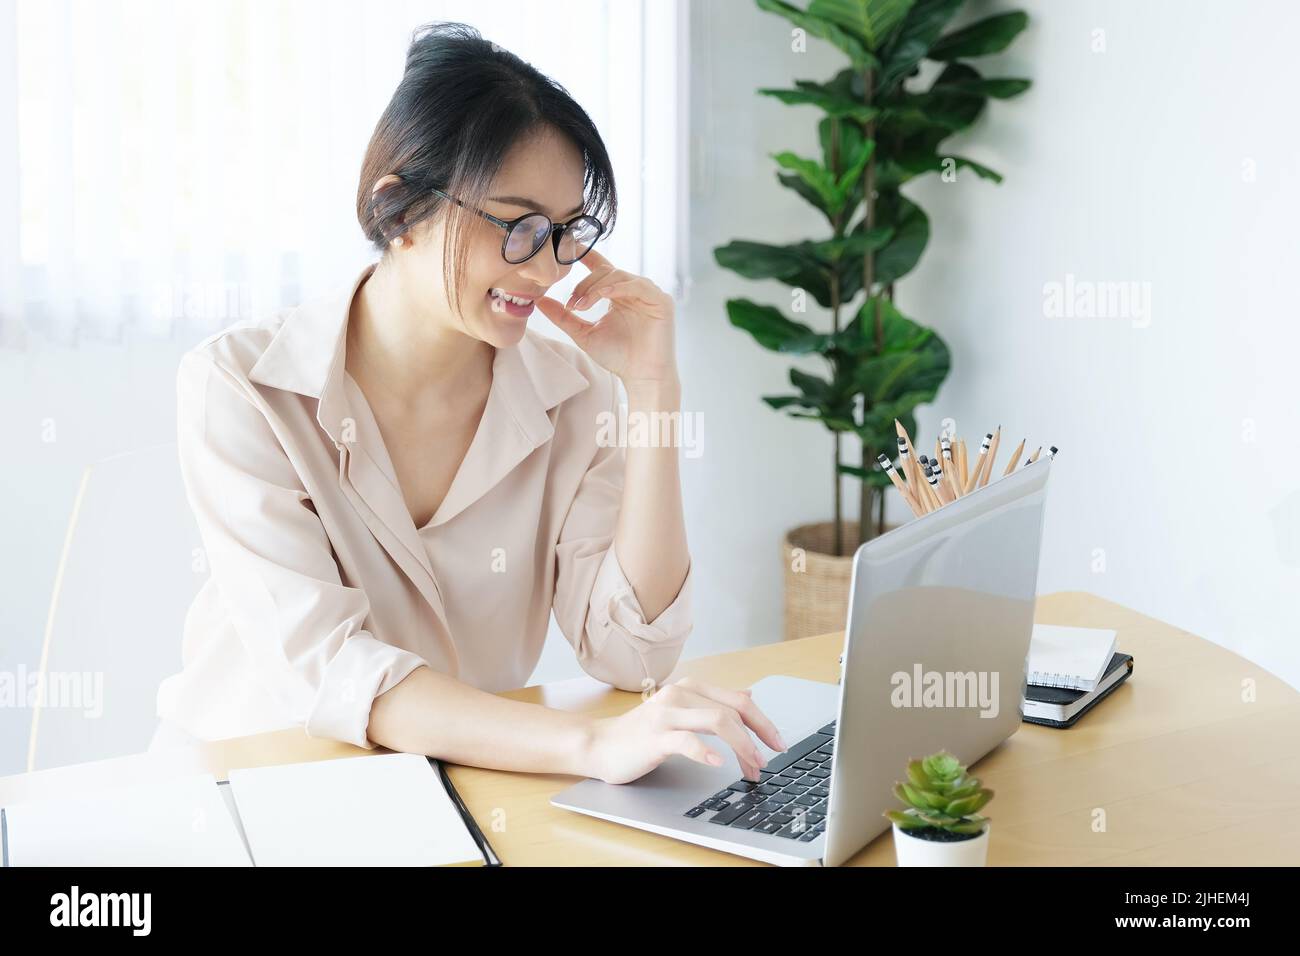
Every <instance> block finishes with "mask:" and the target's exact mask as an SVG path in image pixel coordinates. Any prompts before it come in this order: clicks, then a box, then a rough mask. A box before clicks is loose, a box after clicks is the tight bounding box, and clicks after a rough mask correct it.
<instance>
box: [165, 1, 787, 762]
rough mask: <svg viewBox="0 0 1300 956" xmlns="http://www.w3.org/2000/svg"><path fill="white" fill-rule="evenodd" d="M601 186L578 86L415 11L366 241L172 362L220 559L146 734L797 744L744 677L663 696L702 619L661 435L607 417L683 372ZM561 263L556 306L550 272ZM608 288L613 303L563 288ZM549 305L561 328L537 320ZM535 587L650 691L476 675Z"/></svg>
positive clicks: (535, 639)
mask: <svg viewBox="0 0 1300 956" xmlns="http://www.w3.org/2000/svg"><path fill="white" fill-rule="evenodd" d="M616 205H617V202H616V197H615V190H614V183H613V173H612V168H611V165H610V161H609V157H608V155H607V153H606V150H605V147H604V144H603V143H602V142H601V139H600V136H599V134H598V133H597V132H596V129H595V128H594V126H593V125H592V123H591V120H590V119H589V118H588V117H587V115H586V113H585V112H584V111H583V110H582V109H581V107H579V106H578V105H577V104H576V103H575V102H574V101H573V100H572V99H571V98H570V97H569V96H568V94H567V93H566V92H565V91H564V90H563V89H561V88H560V87H558V86H557V85H556V84H554V83H552V82H551V81H549V80H547V79H546V78H545V77H543V76H542V75H541V74H539V73H538V72H537V71H536V70H534V69H533V68H532V67H530V66H528V65H527V64H525V63H524V62H522V61H521V60H520V59H518V58H517V57H515V56H513V55H512V54H510V53H507V52H504V51H501V50H499V49H496V48H494V47H493V46H492V44H490V43H488V42H487V41H485V40H483V39H482V38H481V37H480V36H479V35H478V33H477V32H476V31H474V30H473V29H472V28H469V27H466V26H464V25H461V24H440V25H435V26H433V27H431V28H427V29H426V30H424V31H421V32H420V33H417V35H416V38H415V39H414V41H413V43H412V45H411V48H410V50H409V52H408V54H407V61H406V70H405V74H404V76H403V78H402V81H401V83H400V84H399V86H398V88H397V91H396V92H395V93H394V95H393V98H392V101H391V102H390V103H389V105H388V108H387V109H386V110H385V111H384V114H383V116H382V117H381V118H380V120H379V123H378V126H377V127H376V129H375V132H374V135H373V137H372V139H371V142H370V145H369V148H368V150H367V152H366V156H365V160H364V163H363V166H362V171H361V182H360V187H359V189H358V194H357V215H358V219H359V220H360V223H361V226H362V228H363V230H364V231H365V233H366V235H367V236H368V237H369V238H370V239H371V240H372V241H373V242H374V243H375V245H376V247H377V249H379V250H380V251H381V253H382V255H381V257H380V259H379V261H378V263H376V264H374V265H371V266H368V267H367V268H366V269H365V270H364V271H363V272H362V273H361V274H360V275H359V276H357V277H356V278H355V279H354V280H353V281H352V282H351V283H350V284H349V285H348V287H347V288H346V289H345V290H344V291H343V292H341V293H340V294H339V295H337V296H333V297H330V298H328V299H325V300H322V301H319V302H313V303H309V304H307V305H304V306H302V307H299V308H298V309H295V310H291V311H288V312H285V313H282V314H280V315H277V316H275V317H274V318H272V319H270V320H267V321H260V322H255V323H248V324H241V325H236V326H233V327H231V328H229V329H226V330H224V331H222V332H220V333H218V334H216V335H214V336H212V337H211V338H209V339H207V340H206V341H204V342H203V343H201V344H200V345H199V346H197V347H196V348H195V349H193V350H192V351H191V352H189V353H187V354H186V355H185V356H184V357H183V359H182V362H181V368H180V372H179V376H178V417H179V447H180V458H181V465H182V471H183V473H184V477H185V482H186V487H187V491H188V494H189V498H190V502H191V505H192V506H193V509H194V512H195V515H196V517H197V519H198V523H199V527H200V530H201V532H202V535H203V541H204V545H205V548H206V551H207V556H208V560H209V564H210V566H211V569H212V575H211V578H210V579H209V581H208V582H207V583H206V585H205V586H204V588H203V590H202V591H201V593H200V594H199V596H198V597H197V598H196V600H195V603H194V605H193V607H192V608H191V610H190V613H189V616H188V618H187V620H186V629H185V637H184V669H183V670H182V672H181V673H179V674H176V675H174V676H172V677H169V678H167V679H166V680H165V681H163V684H162V686H161V688H160V689H159V700H158V704H159V715H160V716H161V717H162V718H163V723H162V726H161V728H160V731H159V735H158V737H157V738H156V743H158V744H160V745H161V744H164V743H167V742H170V741H173V740H176V739H183V738H184V737H185V735H190V736H192V737H196V738H200V739H216V738H222V737H230V736H236V735H242V734H248V733H255V732H259V731H264V730H270V729H275V728H280V727H286V726H302V727H304V728H305V729H306V732H307V733H308V734H310V735H312V736H323V737H333V738H336V739H339V740H344V741H349V742H351V743H354V744H357V745H358V746H362V747H367V748H369V747H373V746H375V745H376V744H378V745H382V746H384V747H388V748H391V749H393V750H399V751H406V752H413V753H422V754H429V755H433V756H438V757H443V758H446V759H448V760H451V761H454V762H456V763H461V764H473V765H478V766H483V767H491V768H499V769H508V770H521V771H537V772H556V773H567V774H577V775H582V776H589V777H597V778H600V779H603V780H606V781H609V782H625V781H629V780H634V779H636V778H637V777H640V776H642V775H643V774H645V773H647V772H648V771H650V770H651V769H653V768H654V767H655V766H657V765H658V764H659V763H661V762H662V761H663V760H664V759H665V758H666V757H668V756H669V755H671V754H684V755H685V756H687V757H688V758H690V759H692V760H696V761H700V762H704V763H709V764H713V765H720V764H721V763H722V756H721V754H719V753H718V752H717V751H716V750H715V749H713V748H712V747H710V746H709V745H707V744H706V743H705V742H704V741H703V740H702V739H701V738H700V737H699V736H697V734H699V733H706V734H715V735H717V736H718V737H720V738H721V740H722V741H724V742H725V743H726V744H727V745H728V746H730V747H731V748H732V749H733V750H734V751H735V753H736V756H737V758H738V759H739V761H740V764H741V768H742V770H743V771H744V773H745V775H746V776H748V777H750V778H751V779H754V778H756V777H757V769H758V767H759V766H761V764H762V763H763V762H764V758H763V756H762V754H761V752H760V751H759V750H758V748H757V747H756V745H755V742H754V739H753V737H751V735H750V730H752V731H753V732H754V733H755V734H757V736H758V737H759V739H761V740H762V741H763V742H764V743H766V744H767V745H768V746H769V747H772V748H774V749H785V745H784V743H783V742H782V741H781V740H780V739H779V737H778V735H777V733H776V730H775V728H774V727H773V726H772V724H771V722H770V721H769V720H768V719H767V718H766V717H765V716H764V715H763V714H762V713H761V712H760V711H759V710H758V709H757V708H756V707H755V706H754V704H753V702H752V701H751V700H750V698H749V696H748V694H747V693H745V692H742V691H732V690H727V689H724V688H721V687H715V686H712V685H708V684H704V683H701V682H696V681H691V680H680V681H677V682H675V683H672V684H669V685H667V686H665V687H663V688H662V689H660V690H658V692H656V693H653V695H650V694H649V693H648V692H650V691H653V690H654V689H655V688H656V687H657V686H658V684H659V683H660V682H661V681H663V680H665V679H666V678H667V676H668V674H669V673H670V671H671V670H672V669H673V667H674V665H675V664H676V662H677V660H678V658H679V656H680V654H681V650H682V646H683V644H684V642H685V640H686V636H687V634H688V633H689V631H690V629H691V609H690V556H689V553H688V551H687V546H686V534H685V530H684V527H683V519H682V504H681V493H680V484H679V479H678V469H677V458H678V456H677V451H676V448H675V447H663V445H662V443H657V444H656V443H649V444H650V445H651V447H633V448H627V449H624V448H619V447H611V446H610V445H609V443H608V442H607V441H602V440H600V437H599V436H600V435H601V434H602V428H601V424H602V422H604V423H606V424H607V423H608V422H609V421H610V418H609V416H611V415H617V414H618V405H619V395H618V389H617V387H616V383H615V379H616V378H617V379H619V380H621V381H622V383H623V386H624V389H625V390H626V393H627V399H628V402H627V404H628V415H629V417H630V416H631V415H634V414H637V413H642V414H645V415H647V416H654V415H655V414H656V413H672V412H675V411H677V409H678V406H679V398H680V383H679V381H678V377H677V369H676V363H675V357H674V351H673V302H672V299H671V297H669V296H668V295H666V294H665V293H663V292H662V291H660V290H659V289H658V288H657V287H656V286H655V285H654V284H653V283H651V282H650V281H649V280H647V279H645V278H642V277H639V276H635V275H632V274H630V273H627V272H624V271H622V270H619V269H617V268H615V267H614V266H613V265H612V264H611V263H610V262H609V261H608V260H606V259H605V257H604V256H602V255H601V254H600V253H599V252H597V251H596V250H595V249H593V248H592V246H593V244H594V243H595V241H596V240H597V239H598V238H600V236H601V235H603V234H604V233H605V232H607V231H608V228H607V227H608V226H612V224H613V219H614V213H615V209H616ZM553 223H554V224H555V225H553ZM577 261H581V262H582V264H583V265H584V266H585V267H586V269H587V270H588V273H589V274H588V275H586V276H585V277H584V278H583V279H582V281H581V282H580V283H579V284H578V286H577V288H576V290H575V292H574V295H573V297H571V298H570V300H569V302H568V303H567V304H566V305H562V304H561V303H560V302H558V301H556V300H554V299H552V298H549V297H547V296H546V295H545V293H546V291H547V290H548V289H549V288H550V287H551V286H552V285H554V284H555V283H556V282H558V281H559V280H561V279H562V278H564V277H565V276H566V275H567V274H568V272H569V270H570V269H571V268H572V265H573V263H574V262H577ZM600 299H606V300H607V301H608V302H609V310H608V312H607V314H606V315H605V316H603V317H602V318H601V320H600V321H599V322H596V323H588V322H586V321H584V320H582V319H580V318H579V317H578V316H576V315H575V314H574V312H573V311H570V307H572V308H573V309H576V310H578V311H582V310H585V309H587V308H590V306H591V305H593V304H594V303H596V302H597V301H599V300H600ZM534 306H536V307H537V309H538V310H539V311H540V312H541V313H542V314H543V315H544V316H546V318H547V319H549V320H550V321H551V322H553V323H554V324H555V325H557V326H558V327H559V328H560V329H561V330H563V332H565V333H566V334H567V335H568V337H569V338H570V339H571V340H572V342H573V343H574V345H572V346H570V345H568V344H567V343H561V342H559V341H558V340H555V339H551V338H547V337H544V336H540V335H538V334H537V333H535V332H531V331H529V330H528V329H527V328H526V325H527V319H528V317H529V315H530V314H531V312H532V309H533V307H534ZM658 420H662V418H660V419H658ZM603 432H604V433H607V432H608V429H607V428H606V429H604V430H603ZM552 610H554V613H555V616H556V619H557V621H558V623H559V626H560V629H561V630H562V631H563V633H564V635H565V637H566V638H567V639H568V641H569V642H570V643H571V644H572V645H573V647H574V650H575V652H576V653H577V657H578V660H579V662H580V664H581V666H582V667H583V668H584V670H586V671H587V672H588V673H589V674H591V675H593V676H594V677H597V678H599V679H600V680H603V681H606V682H608V683H610V684H612V685H614V686H616V687H620V688H623V689H626V690H634V691H642V692H643V697H645V699H644V700H643V702H642V703H641V704H640V705H639V706H637V707H635V708H633V709H632V710H630V711H628V712H627V713H625V714H623V715H621V716H618V717H610V718H592V717H588V716H584V715H579V714H572V713H567V712H562V711H557V710H552V709H548V708H546V707H543V706H539V705H534V704H526V703H521V702H518V701H511V700H507V699H504V698H501V697H498V696H496V695H494V694H492V693H490V691H493V690H502V689H506V688H510V687H518V686H522V685H524V684H526V683H527V679H528V677H529V675H530V674H531V673H532V670H533V667H534V666H535V664H536V662H537V659H538V657H539V655H540V654H541V650H542V645H543V642H544V641H545V637H546V631H547V625H548V622H549V617H550V614H551V612H552Z"/></svg>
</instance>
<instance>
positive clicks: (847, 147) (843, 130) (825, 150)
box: [817, 117, 866, 171]
mask: <svg viewBox="0 0 1300 956" xmlns="http://www.w3.org/2000/svg"><path fill="white" fill-rule="evenodd" d="M837 122H838V125H839V128H840V152H839V157H838V162H836V161H835V159H834V158H833V157H832V156H831V133H832V131H833V129H834V126H835V125H836V123H837ZM817 135H818V139H819V140H820V141H821V146H822V163H823V164H824V165H825V166H826V168H827V169H829V170H833V171H838V170H842V169H844V168H845V167H846V166H848V164H849V162H850V161H851V158H852V157H853V156H856V155H857V154H858V150H859V149H860V148H861V147H862V141H863V140H864V139H866V136H865V135H864V134H863V132H862V130H861V129H860V128H859V127H858V125H857V124H856V123H850V122H844V121H837V120H835V119H833V118H831V117H827V118H826V119H824V120H822V121H821V122H820V123H818V124H817Z"/></svg>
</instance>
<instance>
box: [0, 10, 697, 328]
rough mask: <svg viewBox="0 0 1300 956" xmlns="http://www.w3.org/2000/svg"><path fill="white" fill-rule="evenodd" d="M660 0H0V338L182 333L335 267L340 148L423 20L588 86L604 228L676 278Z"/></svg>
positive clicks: (377, 101) (671, 282)
mask: <svg viewBox="0 0 1300 956" xmlns="http://www.w3.org/2000/svg"><path fill="white" fill-rule="evenodd" d="M683 7H684V5H683V4H682V3H681V0H566V2H565V3H564V4H563V5H561V6H557V5H548V4H539V3H536V2H527V0H491V2H487V0H474V2H453V0H442V2H419V3H416V2H401V0H396V2H394V0H388V2H384V3H373V2H367V3H363V2H360V0H347V2H342V0H325V2H322V0H204V2H201V3H199V2H185V3H178V2H174V0H8V2H5V0H0V17H6V16H7V17H8V18H9V19H8V21H7V22H4V21H0V63H3V64H11V65H12V66H9V67H6V68H5V69H6V71H7V72H3V73H2V74H0V132H2V135H0V143H3V152H2V153H0V212H3V218H2V219H0V223H3V225H2V226H0V230H2V231H0V346H7V347H11V348H12V347H23V346H24V344H25V343H27V342H28V341H29V339H30V338H31V337H33V336H40V337H48V338H50V339H52V340H55V341H61V342H73V343H75V342H76V341H77V340H78V339H79V338H82V337H93V338H95V339H101V340H108V341H120V340H124V339H130V338H132V337H138V336H152V337H168V338H171V337H182V338H185V339H192V338H194V337H196V336H199V335H201V334H206V333H207V332H210V331H213V330H215V329H218V328H221V327H223V326H225V325H228V324H230V323H231V322H233V321H235V320H238V319H242V318H247V317H250V316H252V315H258V314H262V313H263V312H265V311H268V310H273V309H275V308H278V307H280V306H282V305H286V304H293V303H296V302H299V301H301V300H302V299H304V298H308V297H311V296H313V295H316V294H320V293H322V292H325V291H328V290H329V289H331V288H334V287H335V286H337V285H338V284H340V283H341V282H344V281H347V280H348V279H349V278H351V274H352V273H353V272H354V271H355V269H357V268H359V267H360V264H361V263H362V262H364V261H366V260H367V258H369V257H372V255H373V253H371V251H370V250H369V248H368V246H367V244H366V242H365V240H364V237H363V236H362V235H361V231H360V228H359V227H358V226H357V223H356V220H355V217H354V211H353V210H354V196H355V190H356V182H357V175H358V173H359V170H360V164H361V157H362V154H363V153H364V151H365V147H366V143H367V142H368V140H369V137H370V133H371V131H372V129H373V127H374V124H375V122H376V120H377V119H378V118H379V114H380V113H381V111H382V110H383V107H384V105H385V104H386V103H387V101H388V98H389V96H390V95H391V94H392V91H393V89H394V87H395V86H396V84H397V81H398V79H399V78H400V76H401V70H402V65H403V61H404V54H405V50H406V46H407V43H408V42H409V40H410V36H411V32H412V31H413V30H414V29H415V28H416V27H417V26H419V25H420V24H423V23H427V22H431V21H434V20H460V21H463V22H466V23H469V24H471V25H473V26H475V27H476V28H478V29H479V31H480V32H481V33H482V34H483V35H484V36H485V37H486V38H488V39H489V40H492V41H493V42H496V43H499V44H500V45H502V46H504V47H506V48H507V49H510V50H511V51H512V52H514V53H516V54H518V55H519V56H520V57H522V58H523V59H525V60H527V61H529V62H531V63H532V64H533V65H535V66H536V67H537V68H538V69H540V70H541V71H542V72H543V73H545V74H547V75H548V76H551V77H552V78H554V79H555V80H557V81H558V82H559V83H561V84H562V85H563V86H565V88H566V89H568V90H569V92H570V93H572V94H573V95H574V97H575V98H576V99H577V100H578V102H580V103H581V104H582V105H583V107H584V108H585V109H587V111H588V112H589V113H590V114H591V116H592V119H593V120H594V121H595V123H596V125H597V128H598V129H600V131H601V134H602V136H603V137H604V138H605V140H606V143H607V145H608V146H609V149H610V152H611V155H612V156H613V160H614V167H615V171H616V174H617V176H618V187H619V191H620V214H619V222H618V225H617V227H616V229H615V231H614V233H613V235H612V236H611V237H610V239H609V240H608V241H607V242H605V243H604V248H603V251H604V252H605V253H606V255H607V256H609V257H610V258H611V259H613V260H614V261H615V262H617V263H619V264H620V265H623V267H624V268H628V269H630V270H632V271H637V272H642V273H644V274H647V275H650V277H651V278H653V279H654V280H655V281H656V282H658V283H659V284H660V285H661V286H662V287H663V288H664V289H665V290H667V291H670V292H681V291H682V289H683V279H682V277H681V276H680V275H679V271H680V270H679V263H680V262H681V261H682V256H681V248H680V238H681V237H682V236H683V235H684V228H685V224H684V220H683V219H682V218H681V216H682V214H683V213H684V210H685V206H684V202H683V201H682V199H681V197H682V196H683V195H684V193H685V190H684V175H683V174H684V170H685V164H684V162H682V161H681V154H682V150H683V148H684V141H685V137H684V134H683V132H682V130H683V126H684V123H685V115H684V112H683V107H684V104H685V97H684V86H683V84H684V78H685V76H686V74H687V69H686V60H685V57H686V44H685V41H684V37H685V23H684V10H683ZM577 53H581V56H578V55H575V54H577ZM647 211H652V214H649V213H648V212H647ZM581 275H585V273H582V272H581V271H580V270H575V275H574V276H573V277H572V278H571V279H570V282H576V281H577V279H579V278H580V277H581Z"/></svg>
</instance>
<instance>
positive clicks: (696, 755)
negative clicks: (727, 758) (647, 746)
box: [665, 730, 723, 767]
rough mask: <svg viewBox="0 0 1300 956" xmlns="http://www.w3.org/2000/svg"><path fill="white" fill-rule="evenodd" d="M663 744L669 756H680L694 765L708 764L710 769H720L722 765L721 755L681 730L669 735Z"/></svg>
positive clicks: (692, 735)
mask: <svg viewBox="0 0 1300 956" xmlns="http://www.w3.org/2000/svg"><path fill="white" fill-rule="evenodd" d="M665 743H666V745H667V747H668V753H670V754H681V755H682V756H684V757H689V758H690V759H691V760H694V761H695V762H696V763H703V764H708V765H709V766H710V767H721V766H722V764H723V760H722V754H720V753H718V752H717V751H716V750H714V749H713V748H712V747H709V746H708V745H707V744H706V743H705V742H704V741H703V740H701V739H700V738H699V737H696V736H695V735H694V734H692V733H690V732H688V731H685V730H681V731H677V732H675V733H671V734H669V735H668V738H667V740H666V741H665Z"/></svg>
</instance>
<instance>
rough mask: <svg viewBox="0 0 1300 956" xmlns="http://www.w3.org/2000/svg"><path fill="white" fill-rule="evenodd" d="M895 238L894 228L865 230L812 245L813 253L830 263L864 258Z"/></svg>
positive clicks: (883, 227) (881, 227) (884, 227)
mask: <svg viewBox="0 0 1300 956" xmlns="http://www.w3.org/2000/svg"><path fill="white" fill-rule="evenodd" d="M893 237H894V229H893V227H892V226H879V227H877V228H875V229H863V230H862V231H861V232H853V233H850V234H849V235H847V236H843V237H841V238H839V239H827V240H825V241H824V242H815V243H813V244H812V253H813V255H815V256H816V257H817V258H818V259H820V260H823V261H825V262H829V263H832V264H833V263H835V262H838V261H839V260H840V259H843V258H847V257H849V256H863V255H866V253H867V252H868V251H870V250H874V249H879V248H881V247H882V246H884V245H885V243H887V242H889V240H890V239H892V238H893Z"/></svg>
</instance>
